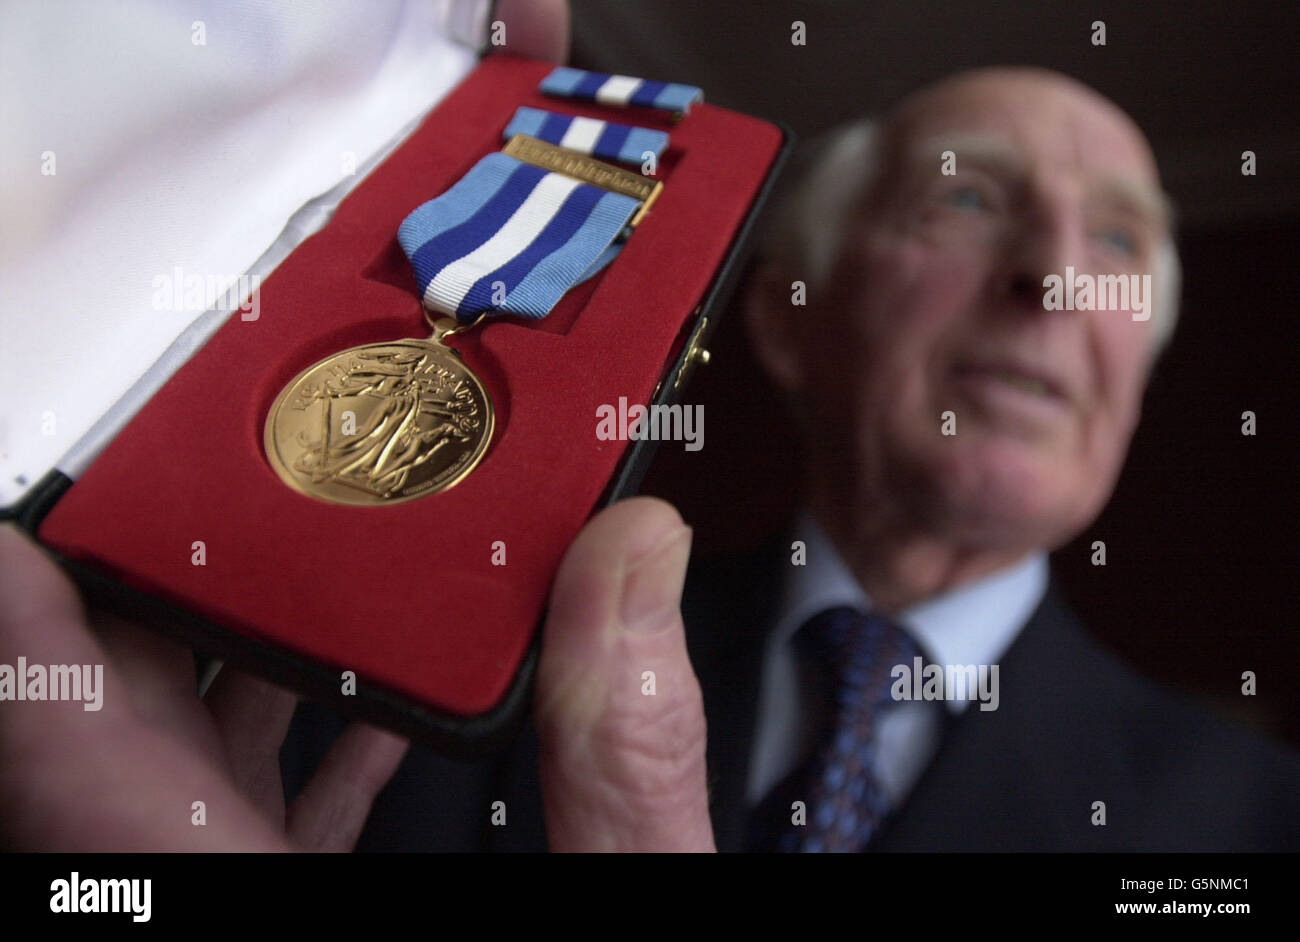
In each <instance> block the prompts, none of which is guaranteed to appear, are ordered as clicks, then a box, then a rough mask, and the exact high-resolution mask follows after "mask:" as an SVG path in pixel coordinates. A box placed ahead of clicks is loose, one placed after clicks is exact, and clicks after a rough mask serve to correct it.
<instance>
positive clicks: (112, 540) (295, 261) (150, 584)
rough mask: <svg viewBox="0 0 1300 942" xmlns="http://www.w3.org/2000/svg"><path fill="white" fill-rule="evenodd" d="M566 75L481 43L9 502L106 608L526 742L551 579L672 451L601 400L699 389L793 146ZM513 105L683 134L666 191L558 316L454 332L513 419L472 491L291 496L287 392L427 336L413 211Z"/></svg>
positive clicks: (462, 730) (389, 719) (452, 745)
mask: <svg viewBox="0 0 1300 942" xmlns="http://www.w3.org/2000/svg"><path fill="white" fill-rule="evenodd" d="M552 68H553V66H552V65H551V64H549V63H543V62H536V61H531V60H527V59H520V58H517V57H513V56H508V55H494V56H490V57H488V58H486V59H485V60H483V61H482V62H481V63H480V64H479V65H478V67H477V68H475V69H474V70H473V71H472V72H471V73H470V74H469V76H468V77H467V78H465V79H464V80H463V81H462V82H461V84H460V85H458V86H457V87H456V88H455V89H453V90H452V91H451V92H450V93H449V94H448V95H447V97H446V98H445V99H444V100H443V101H442V102H441V103H440V104H439V105H438V106H437V107H436V108H435V109H434V110H433V111H432V112H431V113H430V114H429V116H428V117H427V118H426V119H425V120H424V122H423V123H422V124H421V125H420V127H419V128H418V129H417V130H416V131H415V132H414V133H413V134H412V135H411V136H410V137H409V138H408V139H407V140H406V141H404V142H403V143H402V144H401V146H400V147H398V149H397V150H395V151H394V152H393V153H392V154H391V155H390V156H389V157H388V159H387V160H386V161H384V162H383V163H382V164H381V165H379V166H378V167H377V168H376V169H375V170H374V171H373V172H372V173H371V174H370V175H369V176H368V177H367V178H366V179H365V180H364V181H362V182H361V183H360V184H359V185H358V186H357V187H356V188H355V189H354V190H353V191H352V192H351V193H350V194H349V195H348V196H347V198H346V199H345V200H344V201H343V202H342V204H341V205H340V206H339V208H338V210H337V212H336V213H335V215H334V217H333V219H332V220H331V221H330V222H329V223H328V224H327V225H326V226H325V227H324V228H323V229H322V230H321V231H319V232H318V233H316V234H315V235H313V236H311V237H309V238H308V239H306V240H305V241H304V242H302V244H301V245H300V246H298V247H297V248H296V249H295V250H294V251H293V252H292V254H290V255H289V257H288V258H287V259H286V260H285V261H284V262H282V263H281V264H280V265H279V266H278V268H276V270H275V271H274V272H273V274H272V275H271V276H270V277H269V278H267V279H266V280H265V281H264V282H263V284H262V286H261V289H260V316H259V317H258V319H257V320H254V321H245V320H241V318H240V317H239V316H237V315H236V316H232V317H231V318H230V319H229V320H227V321H226V323H225V324H224V325H222V327H221V328H220V329H218V330H217V331H216V332H215V334H213V336H212V337H211V339H210V340H209V341H208V342H207V343H206V344H205V345H204V346H203V347H201V348H200V349H199V350H198V351H197V352H196V353H195V354H194V355H193V356H192V357H191V358H190V359H189V360H188V361H187V362H186V363H185V364H184V365H183V366H182V367H181V368H180V369H179V370H177V371H176V372H175V373H174V374H173V375H172V376H171V377H170V379H169V380H168V381H167V382H166V384H165V385H164V386H163V387H162V388H161V389H160V390H159V392H158V393H157V394H156V395H155V396H153V398H152V399H151V400H150V401H149V402H148V403H147V404H146V405H145V406H144V408H143V409H142V410H141V411H140V412H139V413H138V414H137V415H136V416H135V417H134V418H133V419H132V420H131V421H130V422H129V423H128V424H126V426H125V427H124V428H123V429H122V430H121V431H120V432H119V433H118V434H117V435H116V436H115V437H114V439H113V440H112V441H111V442H110V443H109V445H108V446H107V447H106V448H105V450H104V451H103V452H102V453H101V454H100V455H99V456H98V458H96V459H95V461H94V462H93V463H92V464H91V465H90V466H89V468H88V469H86V471H85V472H84V473H83V474H82V475H81V476H80V477H78V478H77V480H76V481H75V482H73V481H71V480H70V479H69V478H67V477H66V476H64V475H63V474H61V473H58V472H53V473H51V474H50V475H49V476H47V478H46V479H45V480H44V481H42V482H41V485H40V486H39V487H38V488H36V489H35V490H34V491H33V493H32V494H30V495H29V497H28V498H27V499H26V500H25V501H24V503H23V504H21V505H20V506H19V507H17V508H14V509H13V510H12V511H11V513H10V516H16V517H18V519H19V520H20V522H21V523H22V524H23V525H24V526H26V527H27V528H28V529H29V530H31V531H32V532H33V533H34V534H35V535H36V537H37V539H38V540H39V541H40V542H41V543H42V544H44V545H45V546H46V547H47V548H48V549H49V550H51V551H52V552H53V553H54V554H55V555H56V557H57V558H58V559H59V561H60V562H61V563H62V564H63V565H64V566H65V568H66V569H67V570H68V571H69V572H70V573H71V574H72V575H73V577H74V578H75V579H76V580H77V581H78V583H79V584H80V585H81V587H82V588H83V591H84V592H85V593H86V595H87V597H88V602H89V603H90V604H93V605H99V606H103V607H106V608H109V609H111V610H118V611H120V612H121V613H123V614H125V615H127V616H128V617H131V618H133V619H135V620H137V621H143V622H144V623H147V624H150V625H152V626H154V627H156V628H158V629H159V630H162V631H165V632H168V633H171V634H173V635H177V636H179V637H181V638H183V639H184V640H186V641H188V642H189V643H192V644H193V645H194V646H195V647H196V649H198V650H199V651H201V652H203V653H206V654H209V655H212V656H216V657H221V658H224V659H226V660H227V661H229V662H230V663H233V664H237V665H239V666H241V667H243V668H245V669H248V670H250V671H252V672H255V673H258V674H260V675H262V676H265V677H268V678H269V679H271V680H273V681H275V682H277V683H279V684H282V685H284V686H287V687H290V688H293V689H295V690H297V691H299V692H300V693H302V694H304V695H305V696H308V697H311V698H313V699H317V700H320V701H323V702H326V703H329V704H333V705H335V706H336V707H338V708H339V709H340V710H342V711H344V712H346V713H348V714H349V715H352V716H355V717H358V718H362V719H365V720H368V721H370V722H373V723H375V724H378V725H382V726H385V727H388V728H391V729H394V730H397V731H398V732H401V733H403V734H406V735H409V736H411V737H412V738H415V739H417V740H419V741H421V742H423V743H425V744H428V745H431V746H433V747H434V748H437V749H440V750H442V751H445V752H449V753H453V754H475V753H482V752H486V751H493V750H496V749H498V748H501V747H502V746H504V745H505V744H506V743H507V742H508V740H509V739H510V738H511V737H512V736H513V734H514V733H515V731H516V730H517V728H518V726H519V724H520V723H521V722H522V720H523V719H524V717H525V716H526V714H527V709H526V707H527V704H528V702H529V696H530V690H531V679H532V674H533V668H534V665H535V662H536V659H537V653H538V638H539V634H540V632H539V628H540V625H541V623H542V618H543V616H544V613H545V607H546V601H547V593H548V591H549V588H550V585H551V581H552V578H553V576H554V574H555V571H556V568H557V567H558V565H559V562H560V560H561V558H562V556H563V554H564V552H565V550H566V549H567V547H568V546H569V544H570V543H571V542H572V540H573V538H574V536H575V535H576V534H577V532H578V531H579V529H581V527H582V525H583V524H584V522H585V521H586V520H587V519H588V518H589V517H590V516H591V514H592V513H593V512H594V511H595V510H597V509H599V508H600V507H601V506H603V505H605V504H607V503H610V502H612V501H615V500H618V499H620V498H622V497H626V496H630V495H631V494H633V493H635V491H636V488H637V486H638V484H639V482H640V479H641V477H642V475H643V473H644V471H645V468H646V466H647V464H648V462H649V460H650V458H651V456H652V452H653V450H654V447H655V446H656V444H657V443H656V442H653V441H645V440H642V441H602V440H601V439H600V438H598V437H597V434H596V428H597V424H598V415H597V409H598V407H600V406H602V405H609V406H613V407H614V408H615V409H618V405H619V399H620V397H626V400H627V402H628V403H642V404H671V403H673V402H677V401H679V399H680V397H681V395H682V392H683V390H684V387H685V382H686V379H687V378H688V376H689V374H690V372H691V370H692V369H693V368H694V367H695V366H696V364H697V363H698V362H699V360H700V359H701V357H700V351H701V350H703V345H704V343H705V342H706V341H707V340H708V336H709V333H710V331H711V330H712V329H713V327H714V326H715V325H716V323H717V319H718V314H719V313H720V309H721V306H722V303H723V301H724V300H725V299H726V297H727V296H728V294H729V293H730V291H731V290H732V289H733V288H734V286H735V285H734V283H735V281H736V278H737V276H738V273H739V268H740V264H741V262H742V261H743V258H742V256H743V252H744V248H745V244H746V241H747V237H748V235H749V234H750V231H751V229H752V227H753V225H754V222H755V219H756V217H757V214H758V212H759V210H760V209H761V207H762V205H763V203H764V202H765V199H766V196H767V193H768V190H769V188H770V186H771V183H772V181H773V179H774V176H775V173H776V171H777V169H778V168H779V165H780V164H781V162H782V161H783V159H784V157H785V155H786V153H787V151H788V147H789V134H788V133H787V132H785V131H784V130H783V129H782V128H780V127H778V126H777V125H775V124H773V123H770V122H767V121H763V120H759V119H756V118H753V117H749V116H746V115H742V114H738V113H735V112H733V111H729V110H726V109H723V108H718V107H713V106H711V105H708V104H703V105H697V106H695V107H693V108H692V109H691V111H690V113H689V114H688V115H686V116H684V117H682V118H681V119H680V120H675V119H674V118H673V116H671V115H668V114H664V113H661V112H656V111H652V110H649V109H644V108H629V107H606V106H602V105H598V104H595V103H591V102H581V101H572V100H566V99H556V98H548V97H545V96H543V95H541V94H540V93H539V92H538V90H537V89H538V84H539V83H540V81H541V80H542V78H543V77H545V76H546V75H547V74H548V73H549V72H550V70H551V69H552ZM519 105H531V106H533V107H537V108H544V109H549V110H552V111H557V112H564V113H567V114H577V115H586V116H589V117H594V118H601V119H605V120H610V121H617V122H622V123H626V124H635V125H641V126H645V127H651V128H659V129H662V130H665V131H668V132H669V134H670V143H669V147H668V150H667V151H666V153H665V154H664V155H663V157H662V158H661V160H660V162H659V167H658V178H659V179H661V180H663V182H664V190H663V192H662V194H661V195H660V197H659V199H658V202H657V203H656V204H655V205H654V207H653V209H652V211H651V212H650V213H649V214H648V215H647V216H646V218H645V219H644V220H643V221H642V222H641V223H640V225H639V226H638V227H637V228H636V229H635V231H634V232H633V233H632V234H631V236H630V237H629V238H628V239H627V241H626V243H625V245H624V246H623V249H622V251H621V253H620V254H619V256H618V257H617V258H616V259H615V260H614V262H613V263H612V264H610V265H609V266H608V267H607V268H606V269H605V270H604V271H602V272H601V273H600V274H598V275H596V276H595V277H594V278H592V279H590V280H588V281H587V282H585V283H583V284H580V285H578V286H577V287H575V288H573V289H572V290H570V291H569V292H568V294H566V295H565V297H564V298H563V299H562V300H561V301H560V303H559V304H558V305H557V306H556V308H555V309H554V310H553V311H552V312H551V314H550V315H549V316H548V317H546V318H545V319H543V320H541V321H537V322H525V321H524V320H522V319H519V318H512V317H503V318H495V319H489V320H488V321H485V322H484V323H483V324H481V325H480V326H478V327H476V328H474V329H472V330H469V331H467V332H465V333H463V334H460V335H458V336H456V337H455V338H454V339H452V340H449V341H448V344H449V345H450V346H453V347H455V348H456V349H457V350H459V352H460V354H461V356H462V357H463V359H464V362H465V363H466V365H467V366H469V368H470V369H471V370H473V371H474V373H476V374H477V375H478V377H479V378H480V380H481V381H482V383H483V384H484V386H485V387H486V388H487V390H488V393H489V395H490V396H491V399H492V403H493V406H494V407H495V412H496V418H495V423H496V428H495V432H494V435H493V438H492V441H491V444H490V446H489V448H488V451H487V453H486V455H485V457H484V458H483V460H482V462H481V463H480V464H479V465H478V467H477V468H476V469H475V470H474V471H473V472H472V473H471V474H469V475H468V476H467V477H466V478H465V479H464V480H462V481H460V482H459V483H458V484H456V485H455V486H454V487H451V488H450V489H448V490H446V491H443V492H441V493H437V494H432V495H429V496H425V497H421V498H418V499H415V500H410V501H405V502H401V503H395V504H392V505H383V506H376V507H354V506H346V505H339V504H331V503H325V502H322V501H320V500H316V499H312V498H310V497H307V496H304V495H303V494H300V493H298V492H297V491H295V490H293V489H291V488H290V487H289V486H287V485H286V484H285V483H284V482H283V481H281V480H280V478H279V477H278V476H277V475H276V472H275V471H274V470H273V469H272V467H271V466H270V465H269V464H268V462H267V456H266V454H265V451H264V446H263V428H264V425H265V422H266V417H267V413H268V410H269V409H270V408H271V406H272V403H273V401H274V400H275V398H276V396H277V395H278V394H279V392H280V390H281V389H282V388H283V387H284V386H285V384H286V383H288V382H289V381H290V380H291V379H293V377H295V376H296V375H297V374H298V373H300V372H301V371H302V370H303V369H305V368H306V367H308V366H310V365H311V364H313V363H315V362H317V361H318V360H321V359H322V358H324V357H326V356H328V355H330V354H332V353H336V352H338V351H341V350H344V349H345V348H348V347H352V346H357V345H361V344H367V343H376V342H387V341H395V340H399V339H403V338H410V337H427V336H428V335H429V333H430V331H429V329H428V327H427V325H426V323H425V320H424V317H423V316H422V310H421V304H420V298H419V294H418V289H417V286H416V282H415V276H414V274H413V273H412V271H411V268H410V265H409V263H408V261H407V259H406V257H405V255H404V254H403V252H402V249H401V247H400V246H399V245H398V241H397V229H398V226H399V224H400V223H401V222H402V220H403V219H404V218H405V217H406V216H407V214H408V213H410V212H411V211H412V210H413V209H415V208H416V207H417V206H419V205H420V204H421V203H424V202H425V201H427V200H429V199H431V198H433V197H434V196H437V195H439V194H441V193H443V192H444V191H446V190H447V188H448V187H450V186H451V185H452V184H453V183H455V182H456V181H457V180H459V179H460V178H461V177H462V176H463V175H464V174H465V173H466V172H467V171H468V170H469V169H470V168H471V167H472V166H473V165H474V163H475V162H476V161H478V160H479V159H480V158H481V157H483V156H484V155H485V154H488V153H491V152H492V151H496V150H499V149H501V147H502V145H503V141H502V131H503V129H504V128H505V126H506V124H507V123H508V122H509V120H510V118H511V116H512V115H513V114H514V112H515V109H516V107H518V106H519ZM706 419H707V416H706ZM705 430H706V432H707V422H706V424H705ZM706 441H707V438H706ZM682 444H683V443H681V442H666V443H664V445H665V447H682ZM200 541H201V542H202V544H203V552H204V555H205V561H204V562H205V564H204V565H195V564H194V562H193V556H194V552H195V544H196V543H197V542H200ZM503 555H504V565H501V564H500V563H501V562H502V561H503V560H502V556H503ZM346 671H351V672H353V673H354V674H355V678H356V680H355V692H354V693H346V694H345V693H344V692H343V689H344V679H343V678H344V672H346Z"/></svg>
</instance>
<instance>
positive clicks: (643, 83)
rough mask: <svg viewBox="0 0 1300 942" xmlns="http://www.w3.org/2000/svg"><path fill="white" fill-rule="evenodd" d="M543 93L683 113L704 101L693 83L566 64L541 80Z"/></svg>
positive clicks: (604, 103) (702, 93)
mask: <svg viewBox="0 0 1300 942" xmlns="http://www.w3.org/2000/svg"><path fill="white" fill-rule="evenodd" d="M541 92H542V94H543V95H553V96H555V97H557V98H577V99H580V100H582V101H596V102H600V103H601V104H602V105H640V106H642V107H646V108H660V109H662V110H664V111H674V112H680V113H681V114H686V113H687V112H689V111H690V110H691V105H694V104H698V103H699V102H702V101H704V92H703V91H701V90H700V89H699V88H697V87H696V86H694V85H679V84H677V83H676V82H655V81H652V80H650V79H639V78H633V77H632V76H630V75H609V74H606V73H604V72H585V71H583V70H582V69H570V68H568V67H567V66H560V67H559V68H557V69H556V70H555V71H554V72H552V73H551V74H550V75H548V76H546V78H544V79H542V84H541Z"/></svg>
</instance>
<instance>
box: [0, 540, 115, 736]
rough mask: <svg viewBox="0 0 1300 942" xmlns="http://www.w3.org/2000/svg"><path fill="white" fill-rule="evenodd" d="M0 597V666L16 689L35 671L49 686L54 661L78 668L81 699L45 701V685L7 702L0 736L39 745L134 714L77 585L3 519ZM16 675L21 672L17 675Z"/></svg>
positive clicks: (87, 730)
mask: <svg viewBox="0 0 1300 942" xmlns="http://www.w3.org/2000/svg"><path fill="white" fill-rule="evenodd" d="M0 599H2V600H3V604H0V664H3V665H5V666H6V668H7V669H11V670H12V671H13V672H14V676H13V678H12V682H13V684H14V687H15V688H17V687H18V686H19V685H20V684H21V685H22V686H23V687H24V688H26V687H27V684H26V680H27V676H26V675H27V674H28V673H29V672H34V671H40V672H41V673H42V674H45V675H46V682H47V684H48V679H49V677H48V674H49V673H50V668H51V667H53V666H55V665H58V666H59V667H61V668H62V667H66V668H73V667H76V668H79V670H78V673H79V675H80V676H78V677H77V678H76V680H77V686H78V687H80V690H79V693H80V699H71V698H69V699H50V698H49V697H48V694H49V693H50V691H48V690H45V691H43V692H42V698H41V699H38V700H33V699H31V698H26V699H25V700H14V701H6V702H5V703H4V704H3V707H2V708H0V717H2V718H3V722H0V741H3V742H4V744H5V745H7V746H14V747H16V746H18V745H22V746H24V747H30V748H33V749H40V748H41V747H42V746H43V745H46V746H48V745H49V744H50V743H51V742H52V741H53V740H54V739H55V738H56V736H57V735H64V736H67V735H71V734H73V733H76V732H80V733H81V734H85V735H89V734H90V731H91V730H93V729H95V728H96V727H99V728H102V727H103V726H105V725H108V724H111V722H113V721H116V720H121V719H122V718H133V714H132V711H131V708H130V703H129V699H128V697H127V695H126V691H125V689H124V687H123V685H122V683H121V681H120V680H119V679H118V678H117V676H116V674H115V673H114V672H113V670H112V669H111V665H109V664H107V658H106V656H105V652H104V650H103V648H102V647H101V646H100V645H99V643H98V642H97V641H96V640H95V638H94V636H93V635H92V634H91V633H90V631H89V630H87V628H86V624H85V620H84V612H83V608H82V604H81V599H80V596H79V595H78V594H77V589H76V587H75V586H74V585H73V584H72V581H71V580H70V579H69V578H68V577H67V575H66V574H65V573H64V572H63V570H61V569H60V568H59V567H58V565H57V564H55V563H54V561H53V560H51V559H50V558H49V557H47V556H46V555H45V553H44V552H43V551H42V550H41V549H40V548H39V547H38V546H36V544H34V543H33V542H31V540H29V539H28V538H27V537H26V536H25V535H23V534H22V533H20V532H19V531H18V529H17V528H16V527H14V526H12V525H9V524H6V525H3V526H0ZM19 673H23V674H24V675H25V676H24V677H23V678H19V677H18V674H19ZM67 687H68V692H69V693H73V692H77V691H74V690H73V689H72V678H71V677H69V678H68V682H67ZM11 696H15V697H16V692H15V693H11ZM65 748H66V747H65ZM55 751H58V750H55Z"/></svg>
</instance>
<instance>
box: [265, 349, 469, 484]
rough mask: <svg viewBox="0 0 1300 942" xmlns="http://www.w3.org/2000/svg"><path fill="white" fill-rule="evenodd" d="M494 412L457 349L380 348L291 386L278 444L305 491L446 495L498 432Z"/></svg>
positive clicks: (278, 418)
mask: <svg viewBox="0 0 1300 942" xmlns="http://www.w3.org/2000/svg"><path fill="white" fill-rule="evenodd" d="M490 408H491V407H490V405H489V403H488V402H487V400H486V396H485V394H484V392H483V391H482V388H481V387H479V386H478V384H477V383H476V382H475V381H474V380H473V379H472V374H469V373H468V371H467V370H465V369H464V367H462V366H461V365H459V364H458V363H456V362H455V361H454V360H453V359H452V358H451V356H450V353H449V351H447V350H445V349H441V348H437V347H432V346H430V345H427V344H422V343H410V344H374V345H371V346H368V347H360V348H357V349H354V350H350V351H347V352H345V353H343V354H340V355H338V356H335V357H332V358H331V359H329V360H326V361H324V362H323V363H320V364H317V366H315V367H313V368H312V369H310V370H308V371H307V372H306V373H304V374H303V375H302V376H301V377H300V378H299V379H298V380H297V381H296V382H294V383H293V384H291V387H290V390H287V391H286V396H285V397H284V398H283V401H282V402H281V403H280V405H279V406H278V407H277V408H276V409H275V410H273V415H274V416H275V421H274V426H275V439H276V443H277V450H278V453H279V457H280V459H281V461H282V462H283V465H284V466H287V469H288V470H290V471H291V472H293V473H294V474H296V475H297V476H299V481H298V483H299V489H301V490H303V491H304V492H305V493H308V494H310V495H312V496H315V497H320V498H323V499H326V500H332V501H337V502H341V503H384V502H389V501H393V500H402V499H404V498H408V497H414V496H418V495H420V494H424V493H432V492H436V491H438V490H443V489H445V488H447V487H450V486H451V485H452V484H454V483H456V481H458V480H460V478H461V477H463V476H464V474H465V473H468V471H469V470H470V468H472V467H473V464H475V463H477V459H478V457H479V456H480V455H481V453H482V451H483V449H484V448H485V447H486V444H487V442H486V437H487V436H489V435H490V434H491V417H490ZM349 413H350V415H349ZM345 416H346V417H347V421H346V422H345V421H344V417H345ZM282 476H283V474H282ZM339 488H345V489H347V490H346V491H342V492H340V490H339ZM348 492H352V493H353V496H352V497H349V496H348Z"/></svg>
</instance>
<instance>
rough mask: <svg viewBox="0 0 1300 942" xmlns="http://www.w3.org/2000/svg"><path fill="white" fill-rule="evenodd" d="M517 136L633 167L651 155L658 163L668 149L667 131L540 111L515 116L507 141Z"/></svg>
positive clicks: (525, 110)
mask: <svg viewBox="0 0 1300 942" xmlns="http://www.w3.org/2000/svg"><path fill="white" fill-rule="evenodd" d="M516 134H527V135H528V136H529V137H535V138H537V139H538V140H542V141H546V142H548V143H550V144H555V145H557V146H559V147H563V148H566V149H568V150H576V151H578V152H579V153H582V154H591V155H592V156H594V157H604V158H605V159H607V160H618V161H621V162H623V163H629V164H639V163H641V162H642V161H643V160H645V155H646V152H647V151H648V152H650V153H652V154H654V156H655V158H656V159H658V158H659V157H662V156H663V152H664V151H665V150H666V149H667V148H668V135H667V133H665V132H664V131H656V130H653V129H652V128H638V127H634V126H633V125H630V124H615V123H614V122H613V121H598V120H596V119H595V118H582V117H577V116H575V115H567V114H556V113H555V112H553V111H543V110H542V109H540V108H527V107H521V108H519V110H517V111H516V112H515V116H514V118H512V119H511V121H510V124H509V125H508V126H507V127H506V131H505V135H504V139H506V140H508V139H510V138H512V137H514V136H515V135H516Z"/></svg>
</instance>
